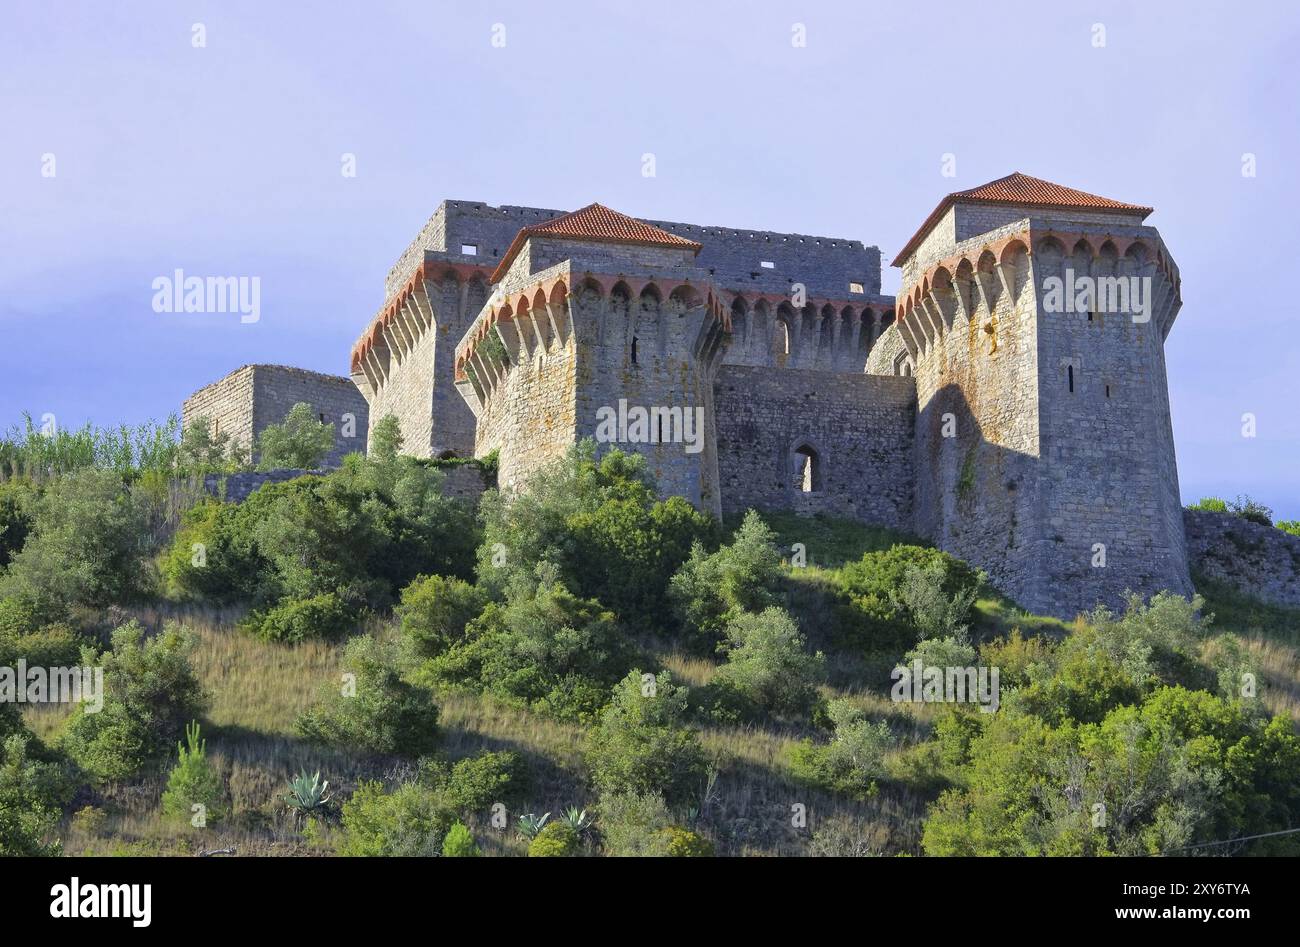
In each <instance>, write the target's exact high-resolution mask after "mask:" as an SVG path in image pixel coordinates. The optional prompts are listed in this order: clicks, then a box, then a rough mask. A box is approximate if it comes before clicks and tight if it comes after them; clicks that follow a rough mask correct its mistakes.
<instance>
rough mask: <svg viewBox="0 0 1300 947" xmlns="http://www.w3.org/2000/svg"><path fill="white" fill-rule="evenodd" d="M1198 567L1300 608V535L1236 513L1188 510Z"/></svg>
mask: <svg viewBox="0 0 1300 947" xmlns="http://www.w3.org/2000/svg"><path fill="white" fill-rule="evenodd" d="M1183 522H1184V523H1185V524H1186V531H1187V554H1188V558H1189V560H1190V563H1191V567H1192V572H1193V573H1199V574H1200V575H1203V576H1205V577H1206V578H1209V579H1213V580H1215V581H1217V582H1222V583H1224V584H1225V585H1228V586H1230V587H1232V588H1234V589H1236V590H1237V591H1238V592H1240V593H1241V594H1243V595H1247V596H1249V597H1250V598H1253V599H1257V600H1258V601H1261V602H1268V603H1269V604H1272V605H1281V606H1284V607H1287V608H1300V536H1292V535H1291V534H1290V533H1284V532H1282V531H1281V530H1280V529H1275V528H1274V527H1272V526H1264V525H1263V524H1261V523H1252V522H1250V521H1249V520H1246V519H1243V518H1241V517H1240V516H1235V515H1234V514H1232V513H1210V512H1206V511H1203V510H1184V511H1183Z"/></svg>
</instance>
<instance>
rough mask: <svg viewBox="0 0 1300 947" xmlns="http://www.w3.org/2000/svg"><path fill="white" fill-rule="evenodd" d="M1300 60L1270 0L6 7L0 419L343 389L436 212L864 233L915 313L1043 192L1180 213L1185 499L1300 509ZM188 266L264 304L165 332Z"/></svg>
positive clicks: (173, 325) (1175, 344)
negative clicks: (291, 368) (464, 204)
mask: <svg viewBox="0 0 1300 947" xmlns="http://www.w3.org/2000/svg"><path fill="white" fill-rule="evenodd" d="M200 40H201V42H200ZM801 40H802V42H801ZM1298 41H1300V5H1297V4H1293V3H1289V2H1280V0H1279V2H1275V3H1253V2H1248V0H1243V2H1235V3H1231V4H1209V3H1206V4H1201V3H1196V2H1176V3H1175V2H1143V3H1140V4H1137V3H1131V2H1123V3H1105V2H1075V0H1070V2H1063V3H1042V2H1041V0H1040V2H1025V3H1002V2H997V0H984V2H981V3H978V4H971V3H963V4H957V3H938V4H933V3H923V2H911V3H905V4H898V3H868V2H861V0H856V2H847V0H836V2H830V0H824V2H816V0H804V2H790V0H773V2H756V0H746V2H700V0H694V2H675V0H670V2H664V0H657V2H654V3H618V4H614V3H586V2H566V0H553V2H548V3H536V2H533V3H526V2H520V3H514V2H490V3H463V2H462V3H439V2H427V0H426V2H420V3H416V2H412V3H399V2H385V0H371V2H367V3H364V4H326V5H322V4H306V3H289V2H285V3H266V2H236V0H221V2H208V3H203V2H186V0H168V2H156V3H155V2H130V0H123V2H119V3H114V4H103V3H77V2H61V0H40V2H27V0H6V3H5V16H4V22H3V26H2V27H0V331H2V332H3V340H4V342H3V344H0V428H5V427H8V426H9V425H11V424H14V423H18V422H19V421H20V420H21V416H22V412H24V411H29V412H31V413H32V414H33V415H34V416H35V417H37V418H40V417H42V416H44V415H47V414H48V415H53V416H54V418H55V419H56V421H57V423H58V424H59V425H60V426H61V427H65V428H66V427H76V426H79V425H81V424H82V423H84V422H86V421H88V420H89V421H93V422H94V423H96V424H100V425H110V424H118V423H123V422H125V423H132V424H133V423H138V422H141V421H144V420H146V419H150V418H154V419H159V420H161V419H164V418H165V417H166V416H167V415H169V414H172V413H179V411H180V404H181V402H182V400H183V399H184V398H185V396H186V395H187V394H188V393H189V392H191V391H192V390H194V389H195V388H198V387H200V386H202V385H204V384H206V383H208V382H210V381H214V380H216V379H217V378H219V377H221V376H222V375H224V374H226V373H227V372H229V371H231V370H232V369H234V368H236V367H238V366H240V365H243V364H246V363H249V362H275V363H284V364H292V365H299V366H302V367H305V368H312V369H316V370H319V371H325V372H331V373H336V374H346V373H347V370H348V361H347V360H348V353H349V350H350V348H351V345H352V343H353V342H354V341H355V339H356V337H357V336H358V335H359V334H360V332H361V329H362V328H363V327H364V326H365V325H366V323H367V322H368V321H369V320H370V318H371V317H372V316H373V315H374V314H375V312H376V310H377V309H378V308H379V306H380V304H381V303H382V301H383V281H384V277H385V275H386V274H387V272H388V269H389V267H391V266H392V264H393V263H394V261H395V260H396V259H397V257H398V256H399V255H400V253H401V252H402V251H403V250H404V249H405V247H406V246H407V244H408V243H410V241H411V240H412V238H413V237H414V236H415V234H416V233H417V232H418V231H419V229H420V228H421V226H422V225H423V224H424V222H425V221H426V220H427V219H428V217H429V216H430V215H431V214H432V213H433V211H434V210H435V209H436V207H437V205H438V203H439V202H440V201H441V200H443V199H444V198H449V199H460V200H481V201H485V202H487V203H489V204H523V205H532V206H540V207H561V208H565V207H567V208H577V207H580V206H583V205H586V204H588V203H591V202H592V201H600V202H601V203H604V204H606V205H608V206H611V207H613V208H615V209H617V210H620V211H623V212H625V213H628V214H631V215H633V216H641V217H650V218H656V219H664V220H681V221H688V222H693V223H700V224H713V225H720V226H732V227H738V228H751V227H752V228H755V229H765V230H775V231H786V232H797V233H804V234H815V235H819V236H829V237H843V238H850V239H858V240H862V241H863V242H865V243H867V244H874V245H877V246H879V247H880V249H881V251H882V253H883V256H884V260H885V263H886V268H885V272H884V290H885V292H887V293H890V292H893V291H895V290H896V289H897V288H898V284H899V271H898V270H896V269H893V268H891V267H889V266H888V261H890V260H892V259H893V256H894V254H895V253H896V252H897V251H898V250H899V249H900V248H901V247H902V245H903V243H904V242H905V241H906V240H907V238H908V237H909V236H911V234H912V232H913V231H914V230H915V229H916V228H917V227H918V226H919V225H920V223H921V221H922V220H924V218H925V217H926V215H927V214H928V213H929V212H930V211H931V209H933V207H934V206H935V204H936V203H937V202H938V201H939V199H940V198H941V197H942V196H943V195H944V194H946V193H949V192H951V191H955V190H961V189H965V188H968V187H973V186H976V185H978V184H982V183H984V182H986V181H989V180H992V179H995V178H998V177H1002V176H1003V175H1006V174H1009V173H1010V172H1012V171H1022V172H1024V173H1026V174H1031V175H1035V176H1037V177H1042V178H1046V179H1048V180H1052V181H1055V182H1058V183H1061V184H1064V185H1067V186H1070V187H1075V188H1079V189H1081V190H1084V191H1090V192H1093V193H1097V194H1101V195H1104V196H1107V197H1112V198H1115V199H1118V200H1123V201H1130V202H1134V203H1140V204H1145V205H1149V206H1153V207H1155V208H1156V210H1155V213H1154V214H1152V215H1151V217H1149V218H1148V220H1147V223H1148V224H1150V225H1152V226H1155V227H1157V228H1159V230H1160V232H1161V234H1162V236H1163V238H1164V241H1165V243H1166V245H1167V246H1168V247H1169V248H1170V250H1171V252H1172V254H1173V257H1174V259H1175V260H1176V261H1177V263H1178V265H1179V268H1180V271H1181V275H1182V284H1183V285H1182V295H1183V308H1182V312H1181V314H1180V315H1179V317H1178V322H1177V324H1176V325H1175V326H1174V329H1173V332H1172V333H1171V335H1170V336H1169V339H1168V340H1167V343H1166V355H1167V360H1168V376H1169V383H1170V389H1171V405H1172V406H1171V412H1172V416H1173V426H1174V435H1175V442H1176V445H1177V452H1178V466H1179V475H1180V479H1181V489H1182V496H1183V500H1184V502H1192V501H1194V500H1196V499H1198V498H1200V497H1202V496H1211V495H1212V496H1222V497H1225V498H1228V499H1232V498H1233V497H1235V496H1237V495H1238V494H1248V495H1250V496H1252V497H1254V498H1255V499H1256V500H1259V501H1261V502H1263V503H1265V504H1266V505H1268V506H1270V507H1272V508H1273V510H1274V512H1275V514H1276V516H1277V517H1278V518H1289V519H1300V478H1298V477H1297V471H1298V470H1300V419H1297V404H1296V402H1297V399H1296V394H1297V390H1298V389H1300V380H1298V379H1300V341H1297V313H1296V309H1297V302H1296V300H1297V298H1300V294H1298V293H1297V279H1298V277H1297V275H1296V272H1295V267H1294V266H1293V265H1292V263H1293V258H1292V257H1291V254H1292V253H1294V252H1296V248H1297V240H1296V236H1297V234H1296V230H1297V221H1298V220H1300V216H1298V215H1297V211H1300V200H1298V198H1300V174H1297V173H1296V162H1297V158H1298V157H1300V156H1298V155H1297V146H1298V145H1300V122H1297V110H1298V108H1300V105H1298V103H1300V94H1298V90H1300V81H1297V80H1298V79H1300V75H1298V74H1300V65H1297V63H1300V57H1297V55H1296V52H1295V50H1296V48H1297V45H1298ZM646 154H652V155H654V167H655V174H654V176H653V177H646V176H644V175H643V173H642V168H643V156H644V155H646ZM345 155H351V156H353V158H354V168H355V174H354V175H351V176H349V175H346V174H345V173H344V169H345V157H344V156H345ZM948 156H951V158H948ZM1245 156H1253V158H1248V157H1245ZM1252 165H1253V174H1252V173H1249V172H1250V171H1251V166H1252ZM945 170H949V171H955V173H954V174H952V175H951V176H946V175H945V173H944V172H945ZM51 172H52V174H51ZM177 269H180V270H182V271H184V272H185V273H186V274H191V275H203V276H217V275H219V276H245V277H254V276H255V277H258V279H259V281H260V288H261V307H260V308H261V313H260V318H259V319H258V321H257V322H255V323H245V322H242V321H241V320H240V318H239V315H238V314H232V313H188V314H186V313H168V312H163V313H159V312H155V311H154V305H153V299H154V288H153V281H154V280H155V279H156V278H158V277H160V276H169V275H171V274H172V273H173V272H174V271H175V270H177ZM1247 414H1249V415H1252V416H1253V417H1254V426H1255V434H1254V436H1253V437H1247V436H1243V416H1244V415H1247Z"/></svg>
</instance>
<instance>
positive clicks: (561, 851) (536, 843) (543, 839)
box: [528, 822, 578, 858]
mask: <svg viewBox="0 0 1300 947" xmlns="http://www.w3.org/2000/svg"><path fill="white" fill-rule="evenodd" d="M577 852H578V833H577V832H575V831H574V830H573V829H572V828H570V827H569V826H568V825H566V824H565V823H563V822H548V823H547V824H546V826H545V827H544V828H543V829H542V830H541V831H540V832H538V833H537V835H536V836H535V837H534V838H533V840H532V841H531V842H529V843H528V857H529V858H567V857H569V856H570V855H576V854H577Z"/></svg>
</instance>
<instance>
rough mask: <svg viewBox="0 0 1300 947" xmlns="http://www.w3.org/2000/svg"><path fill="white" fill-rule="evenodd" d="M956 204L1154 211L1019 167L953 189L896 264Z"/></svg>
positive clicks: (1133, 211) (1141, 212)
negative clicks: (986, 180)
mask: <svg viewBox="0 0 1300 947" xmlns="http://www.w3.org/2000/svg"><path fill="white" fill-rule="evenodd" d="M953 204H998V205H1023V206H1028V207H1048V208H1054V209H1057V210H1101V211H1107V210H1111V211H1120V212H1128V213H1133V214H1140V215H1141V216H1143V217H1146V216H1147V215H1148V214H1150V213H1151V211H1152V208H1150V207H1144V206H1142V205H1140V204H1126V203H1124V202H1123V201H1114V200H1111V199H1110V198H1109V197H1099V196H1097V195H1096V194H1089V193H1088V192H1087V191H1077V190H1075V189H1074V188H1072V187H1065V186H1063V185H1060V184H1053V183H1052V182H1051V181H1044V180H1043V179H1042V178H1036V177H1031V176H1030V175H1028V174H1021V173H1020V172H1019V171H1016V172H1015V173H1013V174H1008V175H1007V176H1006V177H1004V178H998V179H997V180H996V181H990V182H989V183H988V184H981V185H980V186H979V187H972V188H969V189H968V190H965V191H954V192H953V193H952V194H949V195H948V196H947V197H945V198H944V199H943V200H941V201H940V202H939V206H938V207H936V208H935V209H934V212H933V213H931V214H930V216H929V217H927V218H926V219H925V223H923V224H922V225H921V227H920V229H918V230H917V231H916V233H915V234H913V235H912V239H911V240H909V241H907V245H906V246H905V247H903V249H902V250H900V251H899V253H898V256H897V257H895V258H894V263H893V265H894V266H900V265H901V264H902V262H903V260H904V259H906V258H907V256H908V254H910V253H911V252H912V251H913V250H915V249H916V247H917V245H918V244H920V242H921V240H922V239H923V237H924V236H925V233H926V232H927V231H928V230H929V229H930V228H931V227H933V226H934V225H935V224H936V223H938V222H939V219H940V218H941V217H942V216H943V215H944V214H945V213H946V212H947V210H948V208H949V207H951V206H952V205H953Z"/></svg>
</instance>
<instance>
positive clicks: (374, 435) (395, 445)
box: [366, 414, 405, 463]
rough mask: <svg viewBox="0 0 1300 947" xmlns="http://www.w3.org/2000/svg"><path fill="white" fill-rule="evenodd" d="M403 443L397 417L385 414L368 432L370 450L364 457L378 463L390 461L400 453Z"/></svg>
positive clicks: (403, 439) (400, 426)
mask: <svg viewBox="0 0 1300 947" xmlns="http://www.w3.org/2000/svg"><path fill="white" fill-rule="evenodd" d="M403 443H405V438H403V437H402V425H401V423H400V422H399V421H398V420H397V415H395V414H386V415H384V416H383V417H382V418H380V419H379V420H378V421H377V422H375V426H374V427H373V428H371V430H370V450H369V451H367V453H366V456H367V457H369V458H370V459H371V460H376V461H379V462H380V463H383V462H384V461H389V460H392V459H393V458H395V457H396V456H397V455H398V454H400V453H401V452H402V444H403Z"/></svg>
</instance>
